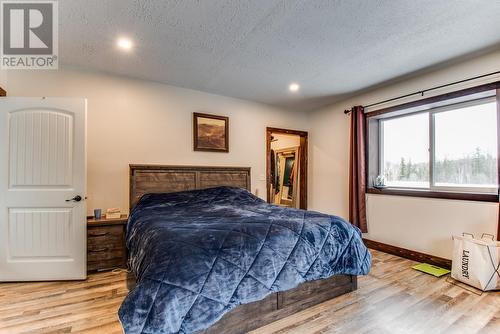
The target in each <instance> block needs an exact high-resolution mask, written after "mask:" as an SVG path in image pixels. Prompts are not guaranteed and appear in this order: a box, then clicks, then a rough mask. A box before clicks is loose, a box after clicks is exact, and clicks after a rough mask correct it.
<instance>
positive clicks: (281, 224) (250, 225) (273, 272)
mask: <svg viewBox="0 0 500 334" xmlns="http://www.w3.org/2000/svg"><path fill="white" fill-rule="evenodd" d="M127 247H128V250H129V254H130V260H129V265H130V267H131V269H132V270H133V272H134V273H135V275H136V277H137V285H136V287H135V288H134V289H133V290H132V291H131V292H130V293H129V294H128V296H127V297H126V298H125V300H124V302H123V304H122V305H121V307H120V310H119V318H120V321H121V323H122V325H123V328H124V330H125V333H127V334H132V333H192V332H196V331H198V330H202V329H206V328H208V327H210V326H211V325H212V324H214V323H215V322H216V321H217V320H219V319H220V318H221V317H222V316H223V315H224V314H225V313H226V312H228V311H230V310H231V309H233V308H234V307H236V306H238V305H240V304H245V303H250V302H253V301H257V300H261V299H263V298H264V297H266V296H267V295H269V294H270V293H273V292H277V291H284V290H288V289H292V288H294V287H296V286H297V285H299V284H300V283H302V282H305V281H311V280H317V279H322V278H328V277H330V276H332V275H335V274H350V275H364V274H367V273H368V271H369V269H370V266H371V255H370V253H369V252H368V250H367V249H366V247H365V246H364V244H363V242H362V240H361V233H360V231H359V229H357V228H356V227H354V226H353V225H351V224H349V223H347V222H346V221H345V220H343V219H342V218H339V217H336V216H330V215H326V214H321V213H318V212H313V211H305V210H298V209H290V208H284V207H279V206H275V205H270V204H267V203H266V202H264V201H263V200H261V199H259V198H257V197H255V196H254V195H252V194H251V193H250V192H248V191H247V190H244V189H237V188H229V187H219V188H211V189H205V190H195V191H186V192H178V193H169V194H147V195H145V196H143V197H142V199H141V200H140V201H139V203H138V204H137V205H136V207H135V208H134V210H133V212H132V213H131V216H130V219H129V222H128V225H127Z"/></svg>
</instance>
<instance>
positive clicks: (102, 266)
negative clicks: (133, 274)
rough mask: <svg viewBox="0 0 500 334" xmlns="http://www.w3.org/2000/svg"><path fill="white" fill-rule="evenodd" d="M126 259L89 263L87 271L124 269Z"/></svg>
mask: <svg viewBox="0 0 500 334" xmlns="http://www.w3.org/2000/svg"><path fill="white" fill-rule="evenodd" d="M124 267H125V260H124V259H111V260H101V261H87V271H96V270H110V269H115V268H124Z"/></svg>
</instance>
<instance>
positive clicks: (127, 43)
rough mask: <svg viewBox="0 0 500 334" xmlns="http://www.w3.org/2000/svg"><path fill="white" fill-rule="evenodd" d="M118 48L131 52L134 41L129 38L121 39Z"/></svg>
mask: <svg viewBox="0 0 500 334" xmlns="http://www.w3.org/2000/svg"><path fill="white" fill-rule="evenodd" d="M116 44H117V45H118V47H119V48H120V49H122V50H127V51H128V50H130V49H132V41H131V40H130V39H128V38H123V37H122V38H119V39H118V42H117V43H116Z"/></svg>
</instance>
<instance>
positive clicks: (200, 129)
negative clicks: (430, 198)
mask: <svg viewBox="0 0 500 334" xmlns="http://www.w3.org/2000/svg"><path fill="white" fill-rule="evenodd" d="M193 135H194V150H195V151H210V152H229V118H228V117H225V116H216V115H209V114H200V113H193Z"/></svg>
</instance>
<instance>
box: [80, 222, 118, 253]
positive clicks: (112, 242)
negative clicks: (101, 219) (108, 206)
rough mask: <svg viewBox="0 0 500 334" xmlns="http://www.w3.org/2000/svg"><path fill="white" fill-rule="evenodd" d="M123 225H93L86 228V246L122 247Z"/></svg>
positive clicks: (97, 247)
mask: <svg viewBox="0 0 500 334" xmlns="http://www.w3.org/2000/svg"><path fill="white" fill-rule="evenodd" d="M123 242H124V235H123V226H121V225H118V226H93V227H89V228H88V229H87V248H88V249H89V250H94V251H95V250H98V249H101V248H103V247H107V248H117V247H123V246H122V245H123Z"/></svg>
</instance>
